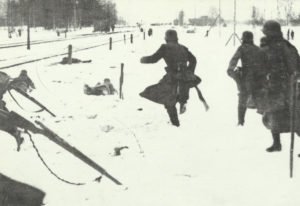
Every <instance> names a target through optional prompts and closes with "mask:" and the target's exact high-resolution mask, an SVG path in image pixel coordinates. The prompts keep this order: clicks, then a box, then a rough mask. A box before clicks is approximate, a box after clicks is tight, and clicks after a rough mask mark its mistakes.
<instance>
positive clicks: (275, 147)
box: [266, 131, 281, 152]
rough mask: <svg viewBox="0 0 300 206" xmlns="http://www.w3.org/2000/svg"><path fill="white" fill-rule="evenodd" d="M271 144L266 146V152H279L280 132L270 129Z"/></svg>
mask: <svg viewBox="0 0 300 206" xmlns="http://www.w3.org/2000/svg"><path fill="white" fill-rule="evenodd" d="M272 138H273V144H272V146H271V147H268V148H267V149H266V150H267V152H279V151H281V141H280V133H279V132H275V131H272Z"/></svg>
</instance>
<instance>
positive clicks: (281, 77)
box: [258, 20, 300, 152]
mask: <svg viewBox="0 0 300 206" xmlns="http://www.w3.org/2000/svg"><path fill="white" fill-rule="evenodd" d="M262 31H263V33H264V34H265V37H266V38H265V46H264V47H263V48H262V51H263V55H264V70H265V84H264V85H263V87H262V88H261V91H263V92H262V93H261V94H262V97H261V98H260V99H261V103H260V104H259V105H260V106H261V108H258V109H259V110H260V111H261V113H262V114H263V123H264V125H265V126H266V127H267V128H268V129H270V130H271V133H272V137H273V144H272V145H271V147H269V148H267V151H268V152H275V151H281V141H280V133H284V132H289V131H290V111H289V108H290V103H291V102H290V85H291V84H290V83H291V77H292V75H294V74H295V73H296V72H297V71H298V69H299V55H298V51H297V49H296V48H295V47H294V46H293V45H292V44H291V43H290V42H288V41H287V40H285V39H284V38H283V35H282V32H281V26H280V24H279V23H278V22H276V21H273V20H270V21H267V22H266V23H265V24H264V26H263V30H262ZM296 131H297V132H298V134H299V131H300V128H296Z"/></svg>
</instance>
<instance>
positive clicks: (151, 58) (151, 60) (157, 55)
mask: <svg viewBox="0 0 300 206" xmlns="http://www.w3.org/2000/svg"><path fill="white" fill-rule="evenodd" d="M164 50H165V47H164V45H161V47H160V48H159V49H158V50H157V51H156V52H155V53H154V54H153V55H151V56H145V57H142V58H141V63H142V64H151V63H156V62H158V61H159V60H160V59H161V58H162V57H163V54H164Z"/></svg>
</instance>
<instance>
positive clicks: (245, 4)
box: [113, 0, 300, 23]
mask: <svg viewBox="0 0 300 206" xmlns="http://www.w3.org/2000/svg"><path fill="white" fill-rule="evenodd" d="M113 1H114V2H115V3H116V4H117V9H118V12H119V15H120V16H122V17H123V18H124V19H125V20H127V21H128V22H131V23H135V22H138V21H141V20H143V21H144V22H148V23H150V22H158V21H165V22H170V21H172V20H173V19H175V18H176V17H177V16H178V12H179V11H180V10H181V9H182V10H184V11H185V14H186V17H187V18H193V17H195V16H196V17H199V16H202V15H207V14H208V12H209V10H210V8H211V7H216V8H217V9H218V7H219V0H113ZM220 1H221V11H222V16H223V18H225V19H233V5H234V0H220ZM236 1H237V18H238V20H246V19H249V18H250V17H251V8H252V6H253V5H255V6H257V7H258V8H259V9H260V12H261V13H264V14H265V17H266V18H267V19H270V18H275V17H277V9H276V8H277V3H276V2H277V0H236ZM279 1H282V0H279ZM294 1H295V3H294V4H295V5H294V11H295V12H296V13H300V10H299V8H300V7H299V5H300V0H294ZM280 8H281V14H283V13H284V11H283V8H284V6H283V3H282V4H280Z"/></svg>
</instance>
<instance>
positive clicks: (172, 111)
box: [166, 106, 180, 127]
mask: <svg viewBox="0 0 300 206" xmlns="http://www.w3.org/2000/svg"><path fill="white" fill-rule="evenodd" d="M166 109H167V112H168V115H169V118H170V121H171V123H172V125H174V126H176V127H179V126H180V123H179V119H178V114H177V109H176V107H175V106H171V107H169V106H168V107H166Z"/></svg>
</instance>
